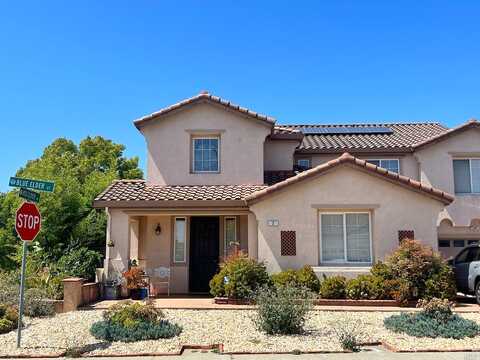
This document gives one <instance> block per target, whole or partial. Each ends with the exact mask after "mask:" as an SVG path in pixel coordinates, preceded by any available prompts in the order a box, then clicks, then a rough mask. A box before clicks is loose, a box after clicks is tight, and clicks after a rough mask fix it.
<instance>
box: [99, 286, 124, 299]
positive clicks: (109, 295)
mask: <svg viewBox="0 0 480 360" xmlns="http://www.w3.org/2000/svg"><path fill="white" fill-rule="evenodd" d="M103 298H104V299H105V300H118V299H119V298H120V285H111V284H105V285H103Z"/></svg>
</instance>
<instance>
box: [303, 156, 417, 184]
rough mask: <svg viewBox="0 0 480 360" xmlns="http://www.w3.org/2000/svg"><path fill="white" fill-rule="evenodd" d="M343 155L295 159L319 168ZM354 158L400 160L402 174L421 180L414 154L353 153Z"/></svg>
mask: <svg viewBox="0 0 480 360" xmlns="http://www.w3.org/2000/svg"><path fill="white" fill-rule="evenodd" d="M340 155H341V154H312V155H306V154H297V155H296V156H295V159H299V158H310V159H311V161H312V166H313V167H315V166H318V165H321V164H324V163H326V162H327V161H330V160H333V159H336V158H338V157H339V156H340ZM352 155H353V156H355V157H357V158H359V159H362V160H368V159H398V160H399V163H400V174H402V175H405V176H408V177H409V178H412V179H415V180H418V179H419V168H418V162H417V160H416V159H415V157H414V156H413V155H412V154H399V155H375V154H371V155H365V154H356V153H352Z"/></svg>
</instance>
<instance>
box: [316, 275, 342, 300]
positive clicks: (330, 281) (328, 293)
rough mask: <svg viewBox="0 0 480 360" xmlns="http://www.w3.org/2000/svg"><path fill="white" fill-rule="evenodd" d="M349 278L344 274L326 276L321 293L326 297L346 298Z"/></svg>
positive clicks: (321, 286)
mask: <svg viewBox="0 0 480 360" xmlns="http://www.w3.org/2000/svg"><path fill="white" fill-rule="evenodd" d="M346 281H347V279H346V278H345V277H344V276H330V277H326V278H325V279H324V280H323V281H322V284H321V285H320V295H321V297H322V298H324V299H345V287H346Z"/></svg>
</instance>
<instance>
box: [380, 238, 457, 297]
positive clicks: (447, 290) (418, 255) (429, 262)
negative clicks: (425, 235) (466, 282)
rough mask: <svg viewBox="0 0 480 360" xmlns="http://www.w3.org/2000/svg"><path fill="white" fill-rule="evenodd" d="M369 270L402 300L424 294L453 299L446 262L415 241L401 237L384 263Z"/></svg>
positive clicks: (450, 275)
mask: <svg viewBox="0 0 480 360" xmlns="http://www.w3.org/2000/svg"><path fill="white" fill-rule="evenodd" d="M371 273H372V274H373V275H378V276H380V277H381V278H383V279H384V280H389V281H390V282H391V284H390V285H395V286H390V288H391V289H393V294H391V295H392V297H393V298H395V299H397V300H399V301H401V302H403V303H405V302H407V301H408V300H416V299H421V298H424V297H426V298H432V297H442V298H447V299H454V298H455V295H456V289H455V282H454V279H453V276H452V272H451V269H450V268H449V266H448V264H447V263H446V262H445V261H444V260H443V259H442V257H441V256H440V254H438V253H435V252H433V250H432V249H431V248H430V247H427V246H423V245H422V244H420V243H419V242H418V241H415V240H403V241H402V242H401V244H400V246H399V247H398V249H397V250H396V251H394V252H393V253H392V254H391V255H390V256H389V257H388V258H387V259H386V261H385V263H379V264H376V265H375V266H374V267H373V268H372V272H371ZM395 287H397V290H395Z"/></svg>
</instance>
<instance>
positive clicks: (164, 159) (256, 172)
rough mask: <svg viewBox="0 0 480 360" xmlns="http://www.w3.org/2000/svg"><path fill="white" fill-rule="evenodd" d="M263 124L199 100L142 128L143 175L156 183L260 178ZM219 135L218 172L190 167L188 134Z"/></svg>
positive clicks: (217, 182)
mask: <svg viewBox="0 0 480 360" xmlns="http://www.w3.org/2000/svg"><path fill="white" fill-rule="evenodd" d="M270 131H271V127H270V126H269V125H268V124H265V123H263V122H260V121H258V120H255V119H252V118H250V117H246V116H243V115H240V114H238V113H236V112H233V111H229V110H226V109H225V108H223V107H221V106H220V105H214V104H211V103H200V104H195V105H192V106H190V107H188V108H185V109H183V110H180V111H178V112H175V113H172V114H170V115H167V116H165V117H164V118H162V119H159V120H157V121H152V122H151V123H149V124H148V125H146V126H145V127H143V128H142V132H143V134H144V136H145V139H146V142H147V180H148V181H151V182H154V183H158V184H177V185H199V184H205V185H208V184H210V185H220V184H262V183H263V159H264V156H263V148H264V141H265V138H266V136H267V135H268V134H269V133H270ZM192 134H195V135H211V134H215V135H219V136H220V172H219V173H208V174H205V173H203V174H194V173H192V172H191V136H192Z"/></svg>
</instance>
